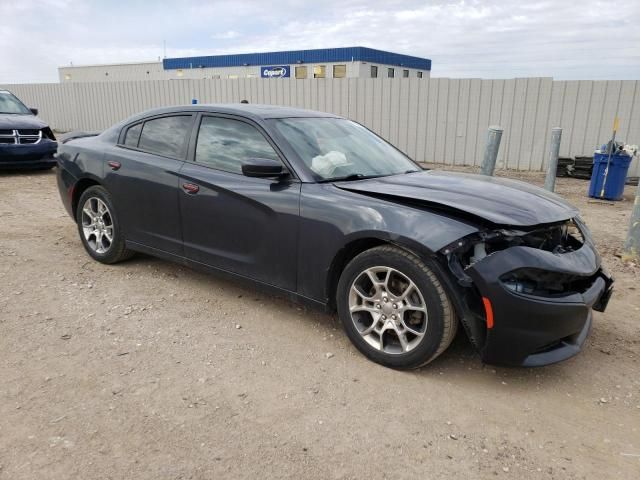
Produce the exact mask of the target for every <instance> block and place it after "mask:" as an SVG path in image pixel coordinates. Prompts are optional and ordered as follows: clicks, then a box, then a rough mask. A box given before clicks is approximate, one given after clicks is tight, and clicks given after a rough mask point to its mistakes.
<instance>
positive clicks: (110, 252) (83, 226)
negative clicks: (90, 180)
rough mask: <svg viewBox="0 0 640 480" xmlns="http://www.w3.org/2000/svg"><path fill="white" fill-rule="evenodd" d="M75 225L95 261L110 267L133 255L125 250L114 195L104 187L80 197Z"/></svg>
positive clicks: (88, 190)
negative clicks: (112, 199) (114, 204)
mask: <svg viewBox="0 0 640 480" xmlns="http://www.w3.org/2000/svg"><path fill="white" fill-rule="evenodd" d="M76 222H77V224H78V233H79V234H80V239H81V240H82V244H83V245H84V248H85V250H86V251H87V253H88V254H89V255H90V256H91V257H92V258H93V259H94V260H97V261H99V262H101V263H108V264H110V263H117V262H120V261H122V260H126V259H127V258H130V257H131V256H132V255H133V252H131V251H130V250H128V249H127V248H126V246H125V240H124V235H123V234H122V230H121V228H120V224H119V223H118V218H117V216H116V212H115V208H114V207H113V202H112V201H111V195H109V192H107V190H105V189H104V188H103V187H101V186H99V185H96V186H93V187H90V188H88V189H87V190H86V191H85V192H84V193H83V194H82V195H81V196H80V201H79V202H78V211H77V212H76Z"/></svg>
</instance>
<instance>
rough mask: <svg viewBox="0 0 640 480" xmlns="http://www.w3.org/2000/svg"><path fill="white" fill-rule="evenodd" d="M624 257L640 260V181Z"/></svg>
mask: <svg viewBox="0 0 640 480" xmlns="http://www.w3.org/2000/svg"><path fill="white" fill-rule="evenodd" d="M623 258H624V259H625V260H627V259H628V260H636V261H637V260H640V182H638V189H637V190H636V200H635V202H633V210H632V211H631V221H630V222H629V233H627V241H626V242H625V244H624V255H623Z"/></svg>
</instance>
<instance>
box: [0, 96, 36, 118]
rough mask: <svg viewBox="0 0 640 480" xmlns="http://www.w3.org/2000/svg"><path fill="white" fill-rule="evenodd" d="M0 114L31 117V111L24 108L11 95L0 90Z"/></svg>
mask: <svg viewBox="0 0 640 480" xmlns="http://www.w3.org/2000/svg"><path fill="white" fill-rule="evenodd" d="M0 113H19V114H29V115H31V110H29V109H28V108H27V107H25V106H24V105H23V104H22V102H21V101H20V100H18V99H17V98H16V97H14V96H13V94H11V93H9V92H7V91H2V90H0Z"/></svg>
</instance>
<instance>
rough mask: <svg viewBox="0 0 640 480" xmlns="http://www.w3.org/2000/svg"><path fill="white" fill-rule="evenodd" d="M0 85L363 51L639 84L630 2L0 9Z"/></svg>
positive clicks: (33, 0) (377, 0) (467, 68)
mask: <svg viewBox="0 0 640 480" xmlns="http://www.w3.org/2000/svg"><path fill="white" fill-rule="evenodd" d="M0 11H1V12H2V18H1V19H0V83H23V82H57V80H58V74H57V67H58V66H61V65H68V64H69V63H70V62H73V64H74V65H82V64H94V63H117V62H135V61H153V60H157V59H158V57H161V56H162V55H163V42H164V41H166V45H167V56H168V57H180V56H191V55H214V54H222V53H248V52H261V51H273V50H290V49H305V48H326V47H347V46H367V47H373V48H379V49H383V50H391V51H394V52H400V53H406V54H410V55H417V56H422V57H427V58H430V59H432V61H433V64H432V76H434V77H454V78H455V77H482V78H512V77H525V76H549V77H554V78H556V79H640V0H620V1H606V2H605V1H596V0H571V1H567V0H552V1H547V0H521V1H509V0H475V1H470V0H465V1H426V2H425V1H423V2H417V1H410V0H406V1H394V0H366V1H361V0H321V1H307V2H305V1H293V0H290V1H283V2H278V1H275V0H265V1H242V0H235V1H211V0H194V1H190V0H184V1H181V0H171V1H165V0H148V1H142V0H127V1H119V0H111V1H108V0H95V1H91V0H85V1H80V0H0Z"/></svg>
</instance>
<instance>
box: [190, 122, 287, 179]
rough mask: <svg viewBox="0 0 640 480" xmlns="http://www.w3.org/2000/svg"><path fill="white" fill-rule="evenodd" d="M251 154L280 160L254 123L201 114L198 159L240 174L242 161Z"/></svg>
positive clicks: (220, 168)
mask: <svg viewBox="0 0 640 480" xmlns="http://www.w3.org/2000/svg"><path fill="white" fill-rule="evenodd" d="M250 158H268V159H271V160H277V161H280V158H279V157H278V154H277V153H276V152H275V150H274V149H273V147H272V146H271V145H270V144H269V142H268V141H267V139H266V138H264V136H263V135H262V134H261V133H260V132H259V131H258V130H257V129H256V128H255V127H254V126H252V125H249V124H248V123H245V122H242V121H239V120H232V119H229V118H219V117H203V118H202V122H201V123H200V131H199V133H198V141H197V144H196V155H195V161H196V163H201V164H203V165H208V166H210V167H212V168H215V169H218V170H223V171H225V172H231V173H238V174H241V173H242V163H243V162H244V161H245V160H248V159H250Z"/></svg>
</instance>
